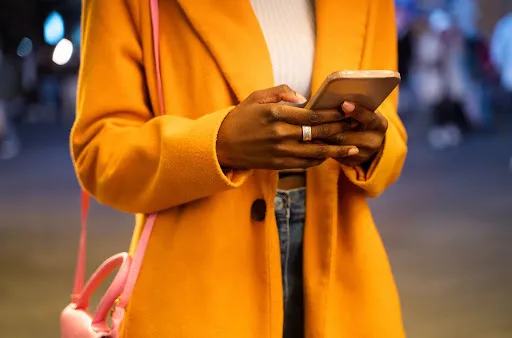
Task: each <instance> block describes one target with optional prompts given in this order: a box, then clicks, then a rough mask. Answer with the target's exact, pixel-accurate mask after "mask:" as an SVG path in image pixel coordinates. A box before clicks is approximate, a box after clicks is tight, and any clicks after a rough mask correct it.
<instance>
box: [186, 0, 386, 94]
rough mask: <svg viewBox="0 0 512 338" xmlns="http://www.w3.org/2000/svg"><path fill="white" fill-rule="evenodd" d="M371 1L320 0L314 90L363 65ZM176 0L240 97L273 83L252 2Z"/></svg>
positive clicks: (268, 58) (263, 40)
mask: <svg viewBox="0 0 512 338" xmlns="http://www.w3.org/2000/svg"><path fill="white" fill-rule="evenodd" d="M369 1H370V0H357V1H352V0H316V2H315V3H316V18H317V40H316V51H315V67H314V73H313V83H312V88H313V91H314V90H316V89H317V88H318V87H319V86H320V85H321V83H322V81H323V80H324V79H325V77H326V76H327V75H329V74H330V73H332V72H334V71H337V70H343V69H359V68H360V66H361V57H362V54H363V48H364V34H365V29H366V20H367V17H368V15H367V14H368V9H369ZM374 1H383V0H374ZM389 1H391V0H389ZM178 2H179V4H180V6H181V8H182V9H183V11H184V13H185V14H186V16H187V17H188V19H189V20H190V22H191V24H192V25H193V27H194V29H195V30H196V31H197V32H198V34H199V35H200V36H201V38H202V39H203V41H204V43H205V44H206V46H207V47H208V49H209V50H210V52H211V53H212V55H213V57H214V58H215V59H216V60H217V62H218V64H219V67H220V69H221V71H222V72H223V74H224V76H225V77H226V80H227V81H228V83H229V85H230V86H231V87H232V89H233V91H234V93H235V94H236V96H237V98H238V99H239V100H240V101H241V100H243V99H245V98H246V97H247V96H248V95H249V94H250V93H252V92H253V91H255V90H259V89H264V88H268V87H271V86H273V85H274V81H273V75H272V64H271V61H270V55H269V53H268V49H267V44H266V42H265V38H264V36H263V34H262V31H261V28H260V25H259V23H258V19H257V18H256V16H255V14H254V11H253V9H252V5H251V3H250V0H236V1H234V0H178Z"/></svg>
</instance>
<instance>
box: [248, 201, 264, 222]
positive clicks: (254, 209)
mask: <svg viewBox="0 0 512 338" xmlns="http://www.w3.org/2000/svg"><path fill="white" fill-rule="evenodd" d="M266 215H267V202H265V200H264V199H257V200H256V201H254V202H253V203H252V206H251V218H252V219H253V220H255V221H258V222H261V221H263V220H264V219H265V216H266Z"/></svg>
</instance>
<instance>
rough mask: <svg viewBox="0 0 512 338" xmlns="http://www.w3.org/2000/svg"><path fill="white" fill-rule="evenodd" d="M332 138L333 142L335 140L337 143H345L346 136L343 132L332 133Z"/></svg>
mask: <svg viewBox="0 0 512 338" xmlns="http://www.w3.org/2000/svg"><path fill="white" fill-rule="evenodd" d="M332 138H333V140H334V142H336V143H337V144H343V143H345V141H346V139H347V136H346V135H345V133H338V134H336V135H334V136H333V137H332Z"/></svg>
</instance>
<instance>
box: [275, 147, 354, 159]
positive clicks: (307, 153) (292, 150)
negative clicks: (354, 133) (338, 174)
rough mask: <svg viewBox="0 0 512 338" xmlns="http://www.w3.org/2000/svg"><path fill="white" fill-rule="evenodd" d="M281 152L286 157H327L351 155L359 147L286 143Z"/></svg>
mask: <svg viewBox="0 0 512 338" xmlns="http://www.w3.org/2000/svg"><path fill="white" fill-rule="evenodd" d="M283 153H285V154H286V155H287V156H288V157H295V158H313V159H327V158H338V157H346V156H353V155H356V154H358V153H359V149H358V148H357V147H355V146H337V145H328V144H314V143H306V144H304V143H295V144H288V145H287V146H286V148H284V149H283Z"/></svg>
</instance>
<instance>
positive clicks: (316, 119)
mask: <svg viewBox="0 0 512 338" xmlns="http://www.w3.org/2000/svg"><path fill="white" fill-rule="evenodd" d="M307 116H308V117H307V123H308V124H309V125H315V124H319V123H320V122H322V114H321V113H320V112H318V111H316V110H312V111H310V112H309V114H308V115H307Z"/></svg>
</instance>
